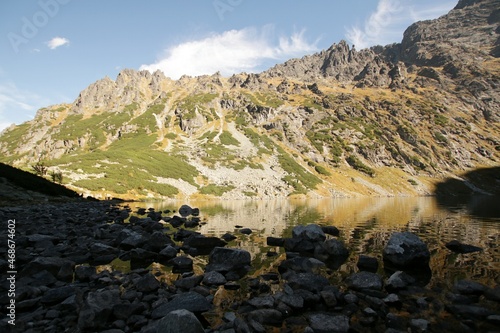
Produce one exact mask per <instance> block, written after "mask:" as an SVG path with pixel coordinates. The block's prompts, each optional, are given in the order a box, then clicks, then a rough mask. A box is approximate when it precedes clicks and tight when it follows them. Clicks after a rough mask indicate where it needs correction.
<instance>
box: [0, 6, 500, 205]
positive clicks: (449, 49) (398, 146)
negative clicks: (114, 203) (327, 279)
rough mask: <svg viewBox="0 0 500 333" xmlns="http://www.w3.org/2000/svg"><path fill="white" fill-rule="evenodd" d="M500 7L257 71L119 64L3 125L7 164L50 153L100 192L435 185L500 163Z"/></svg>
mask: <svg viewBox="0 0 500 333" xmlns="http://www.w3.org/2000/svg"><path fill="white" fill-rule="evenodd" d="M497 7H498V6H496V4H495V1H493V0H477V1H470V0H469V1H464V0H461V1H459V2H458V4H457V6H456V7H455V8H454V9H453V10H451V11H450V13H448V14H447V15H444V16H442V17H440V18H438V19H436V20H428V21H423V22H417V23H414V24H412V25H411V26H410V27H409V28H408V29H407V30H406V31H405V33H404V37H403V40H402V42H401V43H395V44H391V45H387V46H374V47H371V48H369V49H363V50H360V51H357V50H355V48H354V47H352V48H351V47H349V45H348V44H347V43H346V42H345V41H341V42H339V43H338V44H333V45H332V46H331V47H330V48H329V49H327V50H323V51H320V52H318V53H315V54H312V55H308V56H305V57H303V58H301V59H291V60H289V61H286V62H285V63H283V64H279V65H276V66H274V67H272V68H270V69H268V70H266V71H264V72H262V73H259V74H246V73H240V74H235V75H232V76H231V77H229V78H226V77H222V76H221V75H220V73H215V74H213V75H203V76H199V77H195V78H193V77H188V76H183V77H181V78H180V79H179V80H172V79H170V78H168V77H166V76H165V75H164V74H163V73H162V72H161V71H156V72H154V73H150V72H147V71H135V70H131V69H126V70H122V71H121V72H120V73H119V74H118V76H117V78H116V80H112V79H110V78H109V77H106V78H104V79H101V80H98V81H96V82H95V83H93V84H91V85H89V86H88V87H87V88H85V89H84V90H82V92H81V93H80V95H79V96H78V98H77V99H76V100H75V101H74V102H73V103H71V104H62V105H56V106H51V107H47V108H43V109H41V110H39V111H38V112H37V115H36V116H35V119H34V120H33V121H30V122H27V123H24V124H21V125H19V126H16V127H14V128H10V129H8V130H5V131H4V132H3V133H2V134H1V136H0V152H2V155H3V157H2V158H0V160H1V161H2V162H7V163H10V164H13V165H17V166H23V165H25V166H26V165H29V164H33V163H35V162H36V161H38V160H39V159H40V158H42V159H43V160H44V161H46V162H47V163H48V164H50V165H51V167H52V168H55V169H57V170H59V171H62V172H63V173H64V174H65V175H66V177H65V178H66V181H67V185H68V186H70V187H72V188H74V189H76V190H79V191H81V192H86V193H87V194H91V195H94V196H99V195H102V196H104V195H107V194H108V193H110V194H111V195H113V196H114V195H117V196H120V195H121V196H125V197H134V198H137V197H139V198H144V197H146V198H147V197H158V196H160V197H191V196H198V195H204V196H206V195H209V196H210V195H213V196H222V197H224V198H247V197H252V198H269V197H275V196H288V195H291V194H300V195H307V196H310V197H318V196H352V195H384V196H385V195H426V194H431V193H432V192H433V188H434V184H435V183H436V182H437V181H438V180H439V179H442V178H443V177H449V176H454V177H457V176H458V175H459V174H461V173H463V172H465V171H467V170H470V169H474V168H478V167H483V166H494V165H497V164H498V154H499V150H500V148H499V147H500V139H499V138H498V133H500V131H499V124H498V122H499V119H500V116H499V115H500V97H499V96H500V85H499V80H498V78H499V74H500V60H499V54H498V50H497V49H498V48H499V44H500V42H499V41H500V37H499V33H500V28H499V22H500V10H499V9H498V8H497ZM464 28H466V29H465V30H464ZM113 168H115V169H121V170H120V171H118V170H113ZM133 179H136V180H137V182H134V181H132V180H133Z"/></svg>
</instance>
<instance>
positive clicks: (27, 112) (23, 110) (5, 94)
mask: <svg viewBox="0 0 500 333" xmlns="http://www.w3.org/2000/svg"><path fill="white" fill-rule="evenodd" d="M48 104H49V103H48V100H47V99H45V98H42V97H40V96H39V95H36V94H33V93H31V92H26V91H21V90H20V89H18V88H17V87H16V85H14V84H12V83H2V84H0V131H2V130H3V129H5V128H6V127H9V126H10V125H11V124H13V123H16V124H19V123H22V122H24V121H27V120H30V119H32V118H33V117H34V115H35V111H36V109H37V106H35V105H48Z"/></svg>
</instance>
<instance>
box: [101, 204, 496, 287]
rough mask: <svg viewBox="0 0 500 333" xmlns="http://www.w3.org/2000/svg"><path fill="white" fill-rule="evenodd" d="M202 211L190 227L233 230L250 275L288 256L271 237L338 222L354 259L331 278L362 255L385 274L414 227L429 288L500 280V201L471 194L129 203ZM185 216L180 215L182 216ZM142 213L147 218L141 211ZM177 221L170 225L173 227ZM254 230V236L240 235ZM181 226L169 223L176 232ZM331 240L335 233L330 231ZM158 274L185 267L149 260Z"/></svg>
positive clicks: (172, 211)
mask: <svg viewBox="0 0 500 333" xmlns="http://www.w3.org/2000/svg"><path fill="white" fill-rule="evenodd" d="M185 204H186V205H189V206H190V207H193V208H199V210H200V214H199V216H198V217H197V218H198V219H200V226H199V227H197V228H194V229H190V230H193V231H196V232H199V233H201V234H203V235H205V236H215V237H221V236H222V235H224V234H226V233H230V234H232V235H234V236H236V239H234V240H232V241H230V242H228V244H227V245H226V247H231V248H240V249H244V250H247V251H248V252H250V254H251V256H252V270H251V271H250V272H249V273H248V275H249V276H258V275H260V274H264V273H268V272H276V271H277V270H276V267H277V265H279V263H280V262H281V261H282V260H284V259H285V257H286V255H285V250H284V249H283V248H280V247H275V246H268V245H267V242H266V238H267V237H269V236H272V237H291V235H292V229H293V228H294V227H295V226H297V225H308V224H318V225H320V226H335V227H337V228H338V229H339V231H340V235H339V236H338V239H339V240H341V241H342V242H343V243H344V244H345V246H346V247H347V248H348V249H349V252H350V255H349V257H348V259H347V260H346V261H345V262H344V263H343V264H342V265H341V266H340V267H339V268H338V269H336V270H335V271H330V279H332V280H333V281H338V282H339V283H340V281H342V280H343V279H344V278H346V277H347V276H349V275H350V274H352V273H354V272H356V271H358V268H357V265H356V264H357V261H358V258H359V255H366V256H372V257H375V258H377V259H378V262H379V269H378V272H377V273H379V274H380V275H381V276H382V277H384V278H387V277H388V276H389V275H390V273H389V272H385V271H384V265H383V259H382V251H383V249H384V247H385V245H386V243H387V241H388V239H389V237H390V236H391V234H392V233H394V232H402V231H410V232H412V233H415V234H417V235H418V236H419V237H420V238H421V239H422V241H424V243H426V244H427V246H428V249H429V251H430V253H431V259H430V263H429V267H430V272H429V274H428V275H430V276H429V277H428V279H427V282H426V283H427V287H429V288H451V287H452V286H453V284H454V283H455V282H456V281H458V280H462V279H467V280H472V281H475V282H479V283H482V284H484V285H487V286H490V287H494V286H496V285H499V284H500V198H498V197H487V196H486V197H485V196H481V197H470V198H467V199H466V200H458V199H456V198H451V199H446V200H443V199H438V198H436V197H389V198H375V197H362V198H334V199H333V198H332V199H314V200H312V199H311V200H293V199H274V200H203V201H189V200H188V201H184V202H178V201H164V202H128V203H125V204H124V207H126V208H127V209H129V210H130V212H131V214H132V215H136V214H137V212H138V210H139V209H140V208H142V209H147V210H153V209H154V211H155V212H160V211H161V212H162V214H163V216H166V217H168V216H170V217H171V216H174V215H176V214H177V212H178V209H179V207H181V205H185ZM177 215H178V214H177ZM141 217H144V215H143V216H141ZM168 226H170V225H168ZM242 228H250V229H251V230H252V232H251V234H243V233H241V232H240V230H242ZM175 231H176V229H175V228H172V227H171V226H170V235H171V236H172V235H173V234H174V232H175ZM329 237H331V236H329ZM453 240H456V241H459V242H460V243H463V244H469V245H474V246H477V247H480V248H481V249H482V251H479V252H473V253H466V254H462V253H455V252H452V251H450V250H449V249H448V248H447V247H446V246H445V244H446V243H448V242H450V241H453ZM193 262H194V266H193V271H194V273H195V274H203V271H204V267H205V265H206V264H207V263H208V255H200V256H195V257H193ZM146 267H147V268H149V269H151V270H152V272H153V273H154V274H155V275H156V276H157V278H159V279H161V280H164V281H165V282H173V281H175V280H177V279H178V278H179V274H180V273H179V272H172V267H170V266H168V265H162V264H159V263H145V265H144V267H143V268H146ZM98 269H99V270H103V269H108V270H109V269H111V270H118V271H122V272H128V271H130V270H132V269H135V267H131V264H130V261H122V260H120V259H116V260H114V261H113V262H111V263H110V264H108V265H103V266H100V267H99V268H98Z"/></svg>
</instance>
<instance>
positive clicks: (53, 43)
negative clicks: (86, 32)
mask: <svg viewBox="0 0 500 333" xmlns="http://www.w3.org/2000/svg"><path fill="white" fill-rule="evenodd" d="M66 44H69V39H67V38H64V37H54V38H52V39H51V40H49V41H48V42H47V46H48V47H49V49H51V50H54V49H56V48H58V47H59V46H63V45H66Z"/></svg>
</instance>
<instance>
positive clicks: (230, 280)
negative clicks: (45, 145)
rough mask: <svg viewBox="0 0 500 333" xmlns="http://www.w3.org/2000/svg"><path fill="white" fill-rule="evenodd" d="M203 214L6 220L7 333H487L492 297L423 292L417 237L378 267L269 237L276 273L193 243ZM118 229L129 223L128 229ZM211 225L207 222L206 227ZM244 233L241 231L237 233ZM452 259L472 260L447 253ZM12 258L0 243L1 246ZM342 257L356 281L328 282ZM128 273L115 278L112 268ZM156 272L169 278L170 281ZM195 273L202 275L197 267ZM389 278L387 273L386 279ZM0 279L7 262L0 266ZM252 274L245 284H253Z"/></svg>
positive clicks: (330, 247) (466, 289) (63, 206)
mask: <svg viewBox="0 0 500 333" xmlns="http://www.w3.org/2000/svg"><path fill="white" fill-rule="evenodd" d="M198 214H199V210H198V209H196V208H194V209H193V208H191V207H189V206H182V207H181V208H180V209H179V210H178V212H175V213H174V212H159V211H154V210H153V209H149V210H147V209H141V210H139V211H137V212H131V210H130V209H128V208H127V207H123V206H118V205H114V204H113V202H70V203H57V204H40V205H35V206H31V207H10V208H0V219H1V221H2V225H4V228H2V230H1V234H2V239H4V240H6V239H7V237H8V228H7V221H8V220H15V226H16V227H15V238H14V240H15V267H16V268H17V271H16V272H17V273H16V275H15V283H14V285H15V324H16V325H15V326H13V325H10V324H9V323H8V321H9V320H10V319H11V318H12V317H10V318H9V316H8V314H9V310H8V308H7V306H8V305H9V304H10V303H9V302H12V299H10V298H9V296H8V295H9V288H12V284H11V281H9V280H8V279H7V278H8V277H9V276H6V277H5V278H2V281H1V283H0V304H1V307H2V314H3V315H2V319H1V321H0V331H2V332H9V331H12V332H32V333H34V332H107V333H120V332H145V333H153V332H183V333H189V332H225V333H232V332H367V331H370V332H438V331H439V332H450V331H453V332H494V331H499V330H500V287H499V286H485V285H482V284H479V283H477V282H474V281H469V280H460V281H458V282H457V283H455V285H454V286H453V288H452V289H450V290H447V289H445V288H438V287H433V288H429V287H426V285H427V282H428V279H429V278H430V276H429V274H430V269H429V258H430V256H431V254H430V253H429V250H428V249H427V246H426V244H425V243H423V242H422V241H421V240H420V239H419V238H418V237H417V236H416V235H414V234H411V233H394V234H393V235H392V236H391V238H390V239H389V241H388V243H387V244H386V246H385V248H384V251H383V254H382V255H383V262H379V261H378V260H377V258H373V257H369V256H364V255H363V254H361V253H349V251H348V249H347V248H346V247H345V246H344V245H343V244H342V242H341V241H340V240H339V239H338V236H339V231H338V229H336V228H335V227H333V226H323V227H322V226H319V225H314V224H311V225H307V226H297V227H295V228H294V229H293V232H292V237H290V238H273V237H268V238H267V245H268V246H269V252H268V256H270V257H274V258H275V259H276V260H275V261H274V262H275V263H276V264H275V265H273V266H272V267H254V266H255V265H256V264H255V263H252V258H251V255H250V253H249V252H247V251H246V250H243V249H238V248H232V247H230V246H228V244H227V242H229V241H230V240H231V239H233V238H234V237H239V235H237V234H235V235H233V234H229V233H228V234H226V235H224V236H222V237H221V238H218V237H208V236H204V235H201V234H200V233H198V232H196V228H197V227H198V226H199V225H200V223H203V222H202V221H201V220H200V218H199V217H198V216H199V215H198ZM125 221H126V222H125ZM208 223H210V222H209V221H208ZM245 232H248V233H249V232H251V230H240V233H242V234H243V233H245ZM448 248H449V249H450V251H455V252H461V251H462V252H463V251H477V250H480V249H477V248H473V247H469V246H467V244H459V243H456V242H454V243H451V244H449V246H448ZM0 249H1V252H2V253H8V245H7V242H6V241H2V243H1V244H0ZM349 256H357V257H358V259H357V266H358V271H357V272H356V273H354V274H351V275H350V276H348V277H347V278H346V279H343V280H342V281H337V280H336V279H334V278H333V276H334V275H335V272H336V270H337V269H338V268H339V267H340V266H341V265H342V263H343V262H345V260H346V259H347V258H348V257H349ZM117 259H119V260H121V261H125V262H130V270H128V271H123V272H121V271H113V270H110V269H106V265H107V264H109V263H110V262H112V261H114V260H117ZM156 263H160V264H164V265H167V267H170V269H171V270H172V272H173V273H174V275H172V274H171V275H172V276H176V279H175V281H172V280H169V279H168V278H166V277H165V276H164V275H162V274H160V272H159V271H155V270H152V269H151V267H152V266H155V265H157V264H156ZM200 263H201V264H200ZM379 265H383V267H384V274H380V271H381V270H380V269H379ZM0 268H1V271H2V274H4V273H3V272H7V271H9V262H8V261H7V258H1V259H0ZM251 270H252V272H251V273H249V272H250V271H251Z"/></svg>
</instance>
